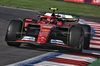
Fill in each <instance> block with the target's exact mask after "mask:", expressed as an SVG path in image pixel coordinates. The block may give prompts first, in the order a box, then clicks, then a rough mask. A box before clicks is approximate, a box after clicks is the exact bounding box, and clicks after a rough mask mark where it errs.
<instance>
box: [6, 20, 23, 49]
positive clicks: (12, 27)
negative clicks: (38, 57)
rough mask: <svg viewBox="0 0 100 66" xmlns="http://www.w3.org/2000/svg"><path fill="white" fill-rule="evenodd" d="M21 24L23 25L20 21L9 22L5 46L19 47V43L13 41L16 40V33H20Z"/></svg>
mask: <svg viewBox="0 0 100 66" xmlns="http://www.w3.org/2000/svg"><path fill="white" fill-rule="evenodd" d="M22 24H23V23H22V21H20V20H11V22H10V24H9V26H8V29H7V33H6V38H5V40H6V42H7V45H9V46H14V47H19V46H20V45H21V43H17V42H15V41H16V40H17V39H18V37H17V36H16V33H19V32H21V31H22Z"/></svg>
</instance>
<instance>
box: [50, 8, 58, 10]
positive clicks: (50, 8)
mask: <svg viewBox="0 0 100 66" xmlns="http://www.w3.org/2000/svg"><path fill="white" fill-rule="evenodd" d="M49 9H50V10H58V8H49Z"/></svg>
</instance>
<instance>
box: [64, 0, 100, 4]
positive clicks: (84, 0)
mask: <svg viewBox="0 0 100 66" xmlns="http://www.w3.org/2000/svg"><path fill="white" fill-rule="evenodd" d="M64 1H68V2H76V3H87V4H94V5H100V0H64Z"/></svg>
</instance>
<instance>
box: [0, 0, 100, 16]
mask: <svg viewBox="0 0 100 66" xmlns="http://www.w3.org/2000/svg"><path fill="white" fill-rule="evenodd" d="M0 5H3V6H11V7H17V8H25V9H32V10H39V11H50V10H49V9H48V8H49V7H57V8H59V11H57V12H60V13H67V14H75V15H83V16H92V17H100V6H97V5H88V4H79V3H69V2H63V1H54V0H0Z"/></svg>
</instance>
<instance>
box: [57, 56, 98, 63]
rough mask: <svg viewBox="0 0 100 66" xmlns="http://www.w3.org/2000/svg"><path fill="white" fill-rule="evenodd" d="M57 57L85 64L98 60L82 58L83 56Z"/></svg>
mask: <svg viewBox="0 0 100 66" xmlns="http://www.w3.org/2000/svg"><path fill="white" fill-rule="evenodd" d="M56 57H57V58H62V59H70V60H77V61H85V62H89V63H92V62H93V61H95V60H97V59H95V58H91V57H82V56H75V55H68V54H62V55H60V56H56Z"/></svg>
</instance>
